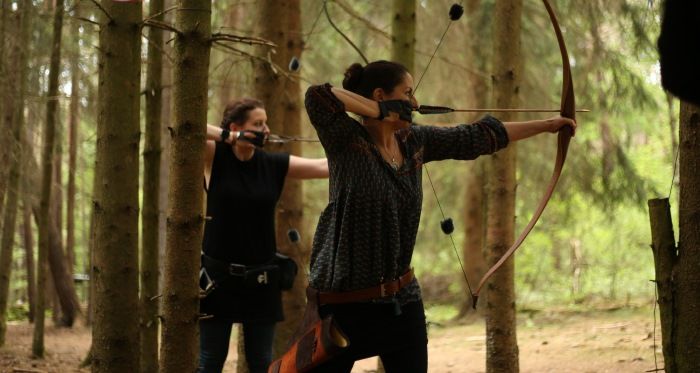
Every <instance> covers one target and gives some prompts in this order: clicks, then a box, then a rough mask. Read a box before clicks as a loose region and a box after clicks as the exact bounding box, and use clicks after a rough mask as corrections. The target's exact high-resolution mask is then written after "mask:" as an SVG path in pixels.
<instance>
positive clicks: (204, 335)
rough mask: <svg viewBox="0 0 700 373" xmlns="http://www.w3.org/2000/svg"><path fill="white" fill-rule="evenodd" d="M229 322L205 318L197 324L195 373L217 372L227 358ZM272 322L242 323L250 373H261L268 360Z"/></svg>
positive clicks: (269, 356)
mask: <svg viewBox="0 0 700 373" xmlns="http://www.w3.org/2000/svg"><path fill="white" fill-rule="evenodd" d="M232 326H233V322H231V321H226V320H218V319H216V318H214V319H208V320H202V321H200V322H199V369H198V370H197V371H198V373H220V372H221V370H222V369H223V368H224V363H225V362H226V356H227V355H228V347H229V340H230V339H231V327H232ZM274 336H275V323H274V322H245V323H243V340H244V344H245V358H246V361H247V362H248V368H249V369H250V373H265V372H267V367H268V366H269V365H270V362H271V361H272V339H273V338H274Z"/></svg>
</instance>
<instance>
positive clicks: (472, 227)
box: [458, 0, 489, 317]
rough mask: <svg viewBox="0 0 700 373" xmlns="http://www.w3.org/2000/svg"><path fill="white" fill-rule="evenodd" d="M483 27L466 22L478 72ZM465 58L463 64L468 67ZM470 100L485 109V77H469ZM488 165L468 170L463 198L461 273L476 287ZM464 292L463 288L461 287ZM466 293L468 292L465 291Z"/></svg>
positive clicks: (472, 14) (482, 65) (483, 62)
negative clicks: (462, 259)
mask: <svg viewBox="0 0 700 373" xmlns="http://www.w3.org/2000/svg"><path fill="white" fill-rule="evenodd" d="M465 8H466V9H465V12H466V18H467V19H470V20H477V19H482V18H483V17H480V16H479V12H480V9H481V1H480V0H470V1H467V4H466V6H465ZM482 27H483V25H481V24H480V23H479V22H469V23H468V26H467V30H466V33H467V34H468V36H469V37H467V38H466V43H467V47H468V48H469V51H470V52H471V53H470V56H469V57H467V58H468V59H469V62H473V63H476V65H477V69H478V70H480V71H488V67H487V60H488V56H486V53H485V51H486V50H487V49H488V42H489V40H488V39H487V38H485V37H484V36H483V35H480V33H479V32H480V30H481V28H482ZM467 58H465V59H464V63H467V62H468V61H467ZM468 86H469V90H470V92H469V96H470V97H471V98H472V102H473V103H474V106H475V107H488V106H489V105H488V101H489V95H488V92H489V82H488V80H487V79H486V77H485V76H483V75H479V74H470V75H469V83H468ZM487 162H488V159H486V158H478V159H476V160H475V161H474V162H472V164H471V165H470V166H469V168H468V171H467V176H466V190H465V193H466V198H465V200H464V203H465V215H466V216H465V219H464V235H465V240H464V245H463V247H462V258H464V270H465V272H466V273H467V278H468V279H469V283H470V284H476V283H477V281H479V279H481V277H482V276H483V275H484V273H485V272H486V269H487V267H486V259H485V258H484V249H485V244H484V242H485V240H486V237H485V236H486V226H487V221H486V211H487V208H488V204H487V198H486V197H487V195H486V182H487V175H486V173H487ZM463 286H464V287H465V288H466V287H467V286H466V284H463ZM467 290H468V289H467ZM481 291H482V297H484V298H486V297H488V295H486V293H487V292H488V289H487V288H485V289H482V290H481ZM472 302H473V301H472V298H471V297H465V299H464V302H463V303H462V305H461V308H460V312H459V315H458V317H466V316H468V315H471V314H474V312H475V311H474V309H473V306H472ZM484 306H485V302H482V303H478V304H477V312H478V313H480V314H483V310H484Z"/></svg>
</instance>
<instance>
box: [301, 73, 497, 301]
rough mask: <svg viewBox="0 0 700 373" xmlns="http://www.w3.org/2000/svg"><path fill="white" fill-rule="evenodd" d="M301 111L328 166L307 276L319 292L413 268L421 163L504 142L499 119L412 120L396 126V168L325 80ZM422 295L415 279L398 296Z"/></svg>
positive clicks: (465, 155)
mask: <svg viewBox="0 0 700 373" xmlns="http://www.w3.org/2000/svg"><path fill="white" fill-rule="evenodd" d="M306 111H307V113H308V115H309V118H310V120H311V123H312V124H313V126H314V127H315V128H316V131H317V133H318V137H319V139H320V140H321V144H322V145H323V147H324V149H325V151H326V156H327V157H328V167H329V171H330V180H329V188H330V190H329V201H328V206H327V207H326V208H325V210H324V211H323V213H322V214H321V216H320V218H319V221H318V226H317V228H316V234H315V236H314V240H313V249H312V253H311V272H310V279H309V281H310V285H311V286H312V287H314V288H316V289H319V290H322V291H349V290H356V289H362V288H367V287H373V286H377V285H379V284H380V283H382V282H385V281H390V280H393V279H395V278H397V277H398V276H400V275H402V274H403V273H404V272H406V271H407V270H408V269H409V268H410V265H411V257H412V255H413V247H414V244H415V241H416V235H417V233H418V224H419V222H420V214H421V204H422V201H423V190H422V185H421V177H422V166H423V164H424V163H428V162H431V161H437V160H443V159H462V160H467V159H475V158H476V157H478V156H480V155H483V154H490V153H493V152H495V151H497V150H499V149H501V148H503V147H505V146H506V145H508V135H507V133H506V130H505V128H504V127H503V124H502V123H501V122H500V121H499V120H498V119H496V118H493V117H490V116H486V117H484V118H483V119H481V120H479V121H477V122H476V123H474V124H471V125H459V126H455V127H433V126H418V125H411V126H410V127H408V128H406V129H402V130H400V131H398V132H396V137H397V140H398V144H399V147H400V149H401V151H402V153H403V156H404V164H403V165H402V166H401V167H400V168H399V169H398V170H395V169H394V168H393V167H392V166H391V165H389V163H387V162H386V161H385V160H384V158H383V157H382V155H381V153H380V152H379V150H378V148H377V147H376V146H375V144H374V142H373V141H372V138H371V137H370V135H369V133H368V132H367V130H366V129H365V128H364V127H363V126H362V125H361V124H360V123H359V122H358V121H356V120H355V119H353V118H351V117H350V116H349V115H348V114H347V113H346V112H345V106H344V104H343V103H342V102H341V101H340V100H339V99H338V98H337V97H335V95H334V94H333V93H332V92H331V86H330V85H329V84H325V85H319V86H312V87H310V88H309V89H308V91H307V92H306ZM420 297H421V295H420V288H419V286H418V282H417V281H416V280H414V281H413V283H411V284H410V285H408V286H406V287H404V288H403V289H402V290H401V291H400V292H399V294H398V295H397V298H398V300H399V302H400V303H401V304H405V303H407V302H410V301H417V300H419V299H420ZM387 301H390V299H389V300H387Z"/></svg>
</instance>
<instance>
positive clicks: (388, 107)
mask: <svg viewBox="0 0 700 373" xmlns="http://www.w3.org/2000/svg"><path fill="white" fill-rule="evenodd" d="M390 113H396V114H397V115H398V116H399V119H401V120H403V121H406V122H409V123H411V122H412V121H413V118H412V115H413V104H411V101H408V100H387V101H379V116H378V117H377V119H379V120H382V119H384V118H386V117H388V116H389V114H390Z"/></svg>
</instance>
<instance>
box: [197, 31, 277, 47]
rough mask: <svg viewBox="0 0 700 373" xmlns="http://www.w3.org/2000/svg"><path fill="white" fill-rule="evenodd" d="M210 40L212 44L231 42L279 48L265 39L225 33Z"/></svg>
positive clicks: (220, 33) (217, 34)
mask: <svg viewBox="0 0 700 373" xmlns="http://www.w3.org/2000/svg"><path fill="white" fill-rule="evenodd" d="M210 40H211V41H212V42H217V41H230V42H234V43H244V44H248V45H267V46H268V47H273V48H276V47H277V44H275V43H273V42H271V41H269V40H266V39H263V38H257V37H254V36H240V35H234V34H229V33H223V32H217V33H214V34H212V35H211V39H210Z"/></svg>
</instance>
